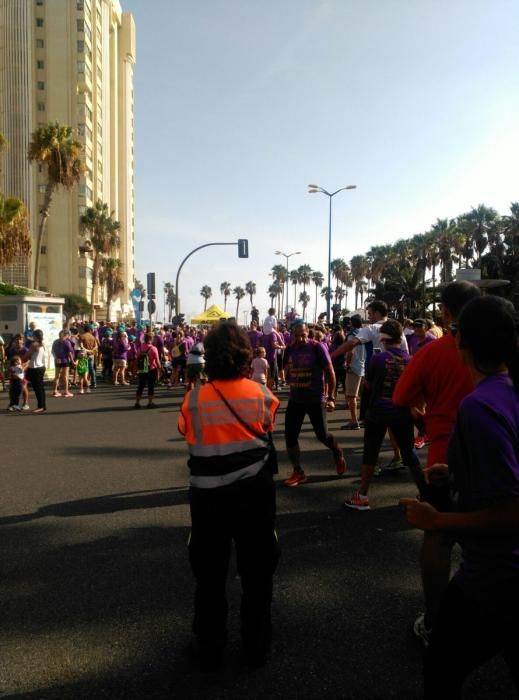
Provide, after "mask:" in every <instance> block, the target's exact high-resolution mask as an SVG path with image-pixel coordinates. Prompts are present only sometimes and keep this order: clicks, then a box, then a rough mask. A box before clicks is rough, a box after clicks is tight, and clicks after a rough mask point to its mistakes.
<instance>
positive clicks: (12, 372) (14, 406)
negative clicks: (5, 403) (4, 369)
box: [7, 355, 23, 413]
mask: <svg viewBox="0 0 519 700" xmlns="http://www.w3.org/2000/svg"><path fill="white" fill-rule="evenodd" d="M22 389H23V367H22V358H21V357H20V356H19V355H15V356H14V357H12V358H11V359H10V361H9V407H8V409H7V410H8V411H11V413H12V412H14V411H20V410H21V409H20V397H21V395H22Z"/></svg>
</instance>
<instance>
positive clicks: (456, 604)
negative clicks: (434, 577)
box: [424, 580, 519, 700]
mask: <svg viewBox="0 0 519 700" xmlns="http://www.w3.org/2000/svg"><path fill="white" fill-rule="evenodd" d="M512 597H513V600H512V601H511V602H510V605H509V606H508V609H507V612H503V613H502V614H501V615H498V614H492V613H490V612H488V613H485V612H484V611H483V610H482V609H481V606H480V605H478V603H476V602H474V601H471V600H469V599H468V598H467V597H466V595H465V594H464V593H463V591H462V590H461V588H460V587H459V586H458V584H457V583H456V581H455V580H452V581H451V582H450V583H449V586H448V587H447V590H446V591H445V594H444V596H443V600H442V603H441V606H440V611H439V614H438V617H437V619H436V622H435V624H434V627H433V631H432V636H431V643H430V645H429V648H428V650H427V652H426V654H425V662H424V686H425V694H424V697H425V698H426V700H459V699H461V697H462V692H461V691H462V686H463V683H464V681H465V679H466V678H467V676H468V675H469V673H471V671H473V670H474V669H476V668H478V666H482V665H483V664H484V663H485V662H486V661H488V660H490V659H491V658H492V657H493V656H496V654H498V653H499V652H503V653H504V658H505V661H506V663H507V664H508V667H509V669H510V672H511V674H512V678H513V680H514V682H515V685H516V686H517V688H518V690H519V641H518V638H517V634H518V627H519V614H518V612H517V600H516V598H515V596H512ZM495 602H497V601H495ZM502 607H503V609H504V606H503V605H502Z"/></svg>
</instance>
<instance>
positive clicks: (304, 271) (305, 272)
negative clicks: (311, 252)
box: [297, 265, 312, 292]
mask: <svg viewBox="0 0 519 700" xmlns="http://www.w3.org/2000/svg"><path fill="white" fill-rule="evenodd" d="M297 271H298V272H299V280H300V284H302V285H303V292H306V285H307V284H310V282H311V281H312V268H311V267H310V265H300V266H299V267H298V268H297Z"/></svg>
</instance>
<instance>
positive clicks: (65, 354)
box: [52, 340, 74, 365]
mask: <svg viewBox="0 0 519 700" xmlns="http://www.w3.org/2000/svg"><path fill="white" fill-rule="evenodd" d="M52 352H53V354H54V357H55V359H56V364H57V365H62V364H64V363H66V362H70V355H72V356H74V347H73V345H72V343H71V342H70V340H55V341H54V343H53V344H52Z"/></svg>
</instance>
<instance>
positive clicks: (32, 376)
mask: <svg viewBox="0 0 519 700" xmlns="http://www.w3.org/2000/svg"><path fill="white" fill-rule="evenodd" d="M26 376H27V379H28V380H29V382H30V383H31V386H32V388H33V390H34V394H35V396H36V401H37V402H38V408H47V406H46V403H45V387H44V385H43V377H44V376H45V367H28V368H27V372H26Z"/></svg>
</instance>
